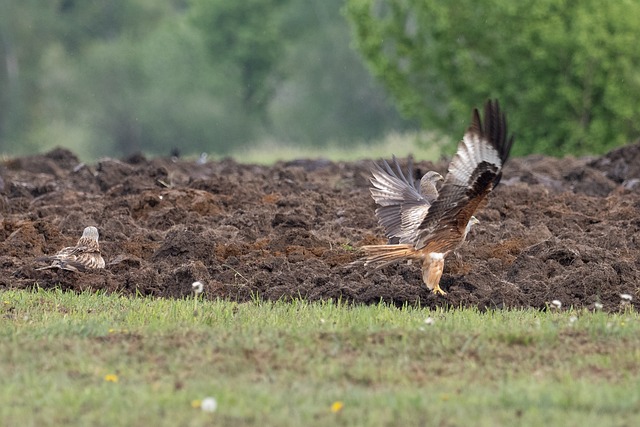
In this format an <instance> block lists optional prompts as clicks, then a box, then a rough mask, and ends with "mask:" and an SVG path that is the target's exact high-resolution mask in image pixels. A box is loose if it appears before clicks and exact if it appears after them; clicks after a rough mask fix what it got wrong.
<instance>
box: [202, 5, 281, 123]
mask: <svg viewBox="0 0 640 427" xmlns="http://www.w3.org/2000/svg"><path fill="white" fill-rule="evenodd" d="M288 2H289V0H244V1H227V0H193V2H192V7H191V16H192V18H193V22H194V23H195V25H196V26H197V27H198V28H200V29H201V30H202V33H203V34H204V39H205V43H206V46H207V48H208V50H209V53H210V55H211V59H212V60H213V61H215V63H216V64H218V66H223V67H225V68H226V72H227V76H228V77H235V76H237V78H238V79H239V82H240V88H241V89H240V90H241V94H242V104H243V105H244V108H245V109H246V111H247V113H249V114H251V115H256V116H258V117H259V118H260V119H261V120H262V121H263V122H264V123H268V115H267V107H268V105H269V101H270V100H271V98H272V96H273V94H274V92H275V84H276V82H277V81H278V77H279V76H278V73H277V72H278V67H277V65H278V62H279V61H280V58H281V57H282V54H283V52H284V46H285V43H286V39H285V36H284V34H283V32H282V25H281V16H282V10H283V8H284V7H285V6H286V5H287V3H288Z"/></svg>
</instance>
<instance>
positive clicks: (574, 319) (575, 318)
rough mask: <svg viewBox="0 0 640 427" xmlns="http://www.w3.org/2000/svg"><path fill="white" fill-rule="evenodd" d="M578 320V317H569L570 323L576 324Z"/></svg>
mask: <svg viewBox="0 0 640 427" xmlns="http://www.w3.org/2000/svg"><path fill="white" fill-rule="evenodd" d="M576 320H578V318H577V317H576V316H571V317H569V323H575V322H576Z"/></svg>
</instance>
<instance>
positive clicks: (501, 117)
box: [469, 99, 514, 165]
mask: <svg viewBox="0 0 640 427" xmlns="http://www.w3.org/2000/svg"><path fill="white" fill-rule="evenodd" d="M479 116H480V113H479V112H478V109H477V108H476V109H474V110H473V119H472V123H471V127H470V128H469V129H470V130H472V131H475V132H478V133H479V134H480V135H483V136H484V137H485V138H487V139H488V140H489V141H490V142H491V145H493V147H494V148H495V149H496V150H498V153H499V155H500V160H501V161H502V165H504V163H505V162H506V161H507V159H508V158H509V152H510V151H511V146H512V145H513V139H514V138H513V135H511V136H508V126H507V116H506V114H504V113H503V112H501V111H500V103H499V102H498V100H497V99H495V100H491V99H488V100H487V102H485V104H484V115H483V121H480V117H479ZM483 122H484V123H483Z"/></svg>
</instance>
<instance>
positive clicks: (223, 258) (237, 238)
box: [0, 144, 640, 310]
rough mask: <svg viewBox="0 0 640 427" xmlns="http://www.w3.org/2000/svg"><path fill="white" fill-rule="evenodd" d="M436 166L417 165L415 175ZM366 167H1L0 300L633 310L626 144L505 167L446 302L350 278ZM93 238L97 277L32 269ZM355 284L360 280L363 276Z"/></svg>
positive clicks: (634, 257)
mask: <svg viewBox="0 0 640 427" xmlns="http://www.w3.org/2000/svg"><path fill="white" fill-rule="evenodd" d="M447 164H448V162H447V161H442V162H438V163H437V164H432V163H430V162H418V163H417V164H416V174H421V173H424V172H426V171H427V170H431V169H434V170H437V171H439V172H441V173H443V174H444V173H445V172H446V167H447ZM369 165H370V162H367V161H362V162H355V163H333V162H329V161H325V160H300V161H294V162H282V163H278V164H276V165H274V166H256V165H245V164H239V163H236V162H235V161H232V160H223V161H220V162H208V163H205V164H198V163H196V162H189V161H184V160H180V159H177V160H176V159H173V160H172V159H151V160H149V159H146V158H144V157H143V156H133V157H131V158H128V159H123V160H114V159H104V160H101V161H99V162H97V163H96V164H81V163H80V161H79V160H78V159H77V157H76V156H75V155H74V154H73V153H71V152H69V151H67V150H63V149H56V150H54V151H51V152H49V153H47V154H44V155H38V156H31V157H23V158H16V159H11V160H7V161H4V162H3V163H2V165H1V166H0V219H1V224H2V226H1V227H0V287H4V288H30V287H32V286H34V285H35V284H37V285H38V286H40V287H44V288H50V287H56V286H57V287H61V288H63V289H69V290H75V291H79V290H83V289H105V290H109V291H118V292H123V293H125V294H137V293H139V294H142V295H154V296H158V297H176V298H180V297H184V296H187V295H190V294H191V283H192V282H194V281H196V280H199V281H202V282H203V283H204V284H205V295H206V296H207V297H209V298H215V297H223V298H228V299H233V300H239V301H245V300H248V299H250V298H252V297H253V296H254V295H255V296H260V297H262V298H266V299H279V298H289V297H294V298H295V297H303V298H307V299H309V300H319V299H328V298H333V299H338V298H340V299H342V300H343V301H351V302H356V303H377V302H379V301H380V300H383V301H387V302H390V303H393V304H398V305H401V304H405V303H409V304H421V305H425V306H432V307H433V306H452V307H459V306H477V307H479V308H481V309H485V308H506V307H534V308H540V309H543V308H545V307H546V305H547V304H548V303H549V302H550V301H552V300H554V299H558V300H560V301H561V302H562V304H563V306H564V307H567V306H571V305H573V306H574V307H587V308H593V307H594V304H595V303H602V304H604V306H605V308H606V309H608V310H616V309H619V308H620V305H621V299H620V294H623V293H625V294H630V295H632V296H633V297H634V301H633V302H632V304H635V302H636V301H637V300H638V298H640V291H639V289H638V284H639V283H640V144H634V145H628V146H625V147H622V148H620V149H617V150H615V151H612V152H611V153H608V154H607V155H605V156H602V157H599V158H580V159H576V158H563V159H556V158H550V157H543V156H530V157H526V158H516V159H511V160H510V161H509V162H508V163H507V166H506V168H505V171H504V176H503V179H502V183H501V184H500V186H499V187H498V189H496V191H494V192H493V193H492V195H491V196H490V200H489V203H488V204H487V206H485V207H484V208H482V209H481V211H480V212H479V213H478V214H477V215H476V216H477V217H478V219H480V224H478V225H477V226H475V228H474V229H473V230H472V232H471V233H470V236H469V238H468V243H467V244H466V245H465V246H464V247H463V248H462V250H461V251H460V255H461V258H460V259H456V258H455V257H450V258H449V259H448V260H447V263H446V268H445V272H444V276H443V279H442V286H443V289H444V290H446V291H447V292H448V294H447V295H446V296H445V297H439V296H434V295H432V294H431V293H430V292H429V291H428V289H426V287H425V286H424V285H423V283H422V280H421V278H420V270H419V268H418V266H416V265H407V264H400V265H395V266H389V267H386V268H384V269H382V270H379V271H373V272H370V271H369V272H368V271H367V270H366V269H365V268H364V267H363V266H361V265H358V266H353V265H350V263H351V262H352V261H355V260H356V259H358V258H359V256H360V254H359V253H358V251H357V248H358V247H359V246H361V245H363V244H373V243H384V239H383V233H382V231H381V229H380V228H378V226H377V224H376V219H375V216H374V209H375V205H374V203H373V201H372V199H371V197H370V196H369V191H368V176H369V172H368V169H369ZM88 225H95V226H97V227H98V229H99V231H100V234H101V242H100V243H101V247H102V250H103V255H104V257H105V260H106V262H107V268H106V269H105V270H104V271H95V272H86V273H73V272H68V271H57V270H45V271H37V270H35V268H36V267H38V266H39V265H38V264H36V263H35V261H34V259H35V258H37V257H39V256H42V255H48V254H53V253H55V252H57V251H58V250H59V249H60V248H62V247H63V246H70V245H73V244H75V242H76V241H77V239H78V237H79V236H80V234H81V233H82V230H83V228H84V227H85V226H88ZM367 273H369V274H367Z"/></svg>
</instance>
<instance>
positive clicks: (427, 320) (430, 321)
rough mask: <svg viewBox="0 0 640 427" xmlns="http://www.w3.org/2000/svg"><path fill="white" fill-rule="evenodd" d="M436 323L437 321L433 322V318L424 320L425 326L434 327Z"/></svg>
mask: <svg viewBox="0 0 640 427" xmlns="http://www.w3.org/2000/svg"><path fill="white" fill-rule="evenodd" d="M434 322H435V320H433V318H432V317H431V316H429V317H427V318H426V319H424V324H425V325H433V324H434Z"/></svg>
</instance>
